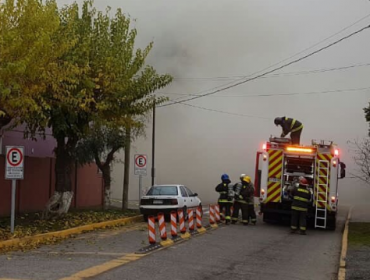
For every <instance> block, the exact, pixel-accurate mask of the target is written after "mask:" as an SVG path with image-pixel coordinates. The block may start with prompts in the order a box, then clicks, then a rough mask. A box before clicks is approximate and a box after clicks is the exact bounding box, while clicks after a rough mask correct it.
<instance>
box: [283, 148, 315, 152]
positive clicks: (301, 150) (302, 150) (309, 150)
mask: <svg viewBox="0 0 370 280" xmlns="http://www.w3.org/2000/svg"><path fill="white" fill-rule="evenodd" d="M286 150H287V151H288V152H301V153H312V152H313V149H310V148H298V147H287V148H286Z"/></svg>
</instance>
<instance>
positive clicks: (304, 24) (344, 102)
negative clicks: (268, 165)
mask: <svg viewBox="0 0 370 280" xmlns="http://www.w3.org/2000/svg"><path fill="white" fill-rule="evenodd" d="M58 2H59V3H60V4H65V3H72V2H73V1H62V0H58ZM78 2H80V1H78ZM95 5H96V6H97V7H98V8H99V9H104V8H105V7H106V6H107V5H109V6H111V7H112V8H113V9H116V8H118V7H120V8H122V9H123V11H124V12H126V13H127V14H130V15H131V17H133V18H135V19H136V23H135V27H136V28H137V29H138V40H137V45H138V46H139V47H143V46H145V45H146V44H148V43H149V42H150V41H152V40H153V41H154V49H153V51H152V53H151V55H150V57H149V59H148V63H150V64H151V65H153V66H154V67H156V69H157V70H158V71H159V72H160V73H169V74H171V75H173V76H174V77H175V78H176V79H175V81H174V82H173V83H172V84H171V86H169V87H167V88H165V89H162V90H160V92H162V93H168V94H167V96H169V97H170V98H171V99H176V98H186V97H187V96H186V95H185V94H198V93H200V92H208V91H209V90H210V89H211V88H214V87H217V86H221V85H224V84H227V83H230V82H233V81H235V76H248V75H251V74H253V73H255V72H257V71H260V70H262V69H264V68H266V67H269V66H271V65H273V64H275V63H277V62H280V61H281V60H284V59H286V58H289V57H291V56H292V55H294V54H296V53H298V52H300V51H302V50H305V49H306V48H308V47H310V46H312V45H314V44H316V43H318V42H320V41H322V40H324V39H325V38H328V37H330V36H332V35H333V34H335V33H337V32H338V31H340V30H342V29H344V28H346V27H348V26H350V25H352V24H353V23H355V22H356V21H358V20H360V19H361V18H364V17H366V16H367V15H369V17H367V18H365V19H363V20H362V21H360V22H358V23H357V24H355V25H353V26H352V27H350V28H348V29H347V30H345V31H343V32H342V33H340V34H337V35H335V36H334V37H332V38H331V39H329V40H327V41H325V42H323V43H321V44H319V45H317V46H315V47H314V48H312V49H310V50H307V51H305V52H303V53H302V54H300V55H298V56H296V57H294V58H298V57H300V56H304V55H306V54H308V53H309V52H311V51H314V50H317V49H319V48H320V47H323V46H325V45H327V44H330V43H332V42H334V41H335V40H337V39H339V38H341V37H343V36H346V35H348V34H350V33H351V32H353V31H356V30H358V29H360V28H362V27H364V26H366V25H369V24H370V2H369V1H366V0H326V1H322V0H310V1H304V0H264V1H261V0H258V1H257V0H255V1H252V0H251V1H249V0H203V1H201V0H197V1H195V0H186V1H185V0H182V1H179V0H155V1H153V0H105V1H101V0H96V1H95ZM369 49H370V29H368V30H366V31H363V32H362V33H360V34H358V35H356V36H355V37H352V38H350V39H348V40H346V41H343V42H341V43H340V44H338V45H336V46H334V47H332V48H330V49H328V50H325V51H323V52H321V53H319V54H317V55H315V56H313V57H310V58H308V59H306V60H304V61H302V62H299V63H297V64H294V65H291V66H289V67H287V68H285V69H283V70H280V71H278V72H276V73H288V72H289V73H290V72H300V73H298V75H297V73H296V74H294V75H292V74H291V75H280V76H277V77H270V78H263V79H258V80H256V81H253V82H248V83H245V84H243V85H240V86H238V87H234V88H232V89H230V90H226V91H223V92H220V93H218V94H215V95H212V96H209V97H204V98H200V99H197V100H194V101H191V102H189V104H191V105H195V106H200V107H204V108H208V109H212V110H220V111H224V112H229V113H233V114H240V115H248V116H249V117H246V116H234V115H228V114H223V113H219V112H211V111H207V110H202V109H198V108H193V107H189V106H185V105H181V104H179V105H173V106H169V107H163V108H158V110H157V113H158V114H157V132H156V133H157V139H156V141H157V145H156V147H157V150H156V168H157V183H183V184H186V185H188V186H189V187H190V188H192V189H194V190H195V191H196V192H198V193H199V194H200V195H201V198H203V200H205V201H210V200H213V199H216V197H217V196H216V195H215V194H214V187H215V185H216V184H217V183H218V182H219V178H220V175H221V174H222V173H224V172H227V173H229V174H230V175H231V179H232V180H233V181H235V180H237V177H238V176H239V174H240V173H248V174H251V175H252V177H254V165H255V164H254V162H255V154H256V151H257V150H258V149H259V148H260V147H261V145H262V143H263V142H264V141H266V140H267V139H268V137H269V136H270V135H271V134H274V135H279V134H280V129H279V128H276V127H275V125H274V124H273V119H274V118H275V117H276V116H288V117H293V118H296V119H298V120H300V121H301V122H303V124H304V129H303V135H302V140H301V142H302V143H303V144H307V145H308V144H309V143H310V141H311V139H327V140H333V141H335V142H336V143H337V144H339V145H340V148H341V153H342V160H344V161H345V162H346V163H347V166H348V171H349V172H351V171H353V168H354V166H353V164H352V162H351V155H350V154H349V151H348V146H347V144H346V142H347V141H348V140H351V139H354V138H357V137H358V138H361V137H364V136H365V135H366V134H367V130H368V124H367V123H366V122H365V118H364V113H363V110H362V108H363V107H365V106H366V105H367V103H368V102H369V101H370V90H352V91H343V90H348V89H359V88H367V87H369V88H370V79H369V69H370V66H358V67H353V68H350V69H347V70H340V71H327V72H319V73H301V71H311V70H319V69H327V68H336V67H345V66H351V65H358V64H367V63H370V53H369ZM291 60H293V58H291V59H289V60H288V61H291ZM288 61H287V62H288ZM279 65H282V64H279ZM214 77H217V78H214ZM220 77H222V78H220ZM225 77H226V78H225ZM210 78H211V79H210ZM335 90H338V91H336V92H331V93H323V92H324V91H326V92H327V91H335ZM312 92H320V93H317V94H304V93H312ZM287 93H300V94H297V95H278V96H273V95H275V94H287ZM263 94H267V95H272V96H255V95H263ZM150 126H151V124H150V123H148V127H149V128H150ZM150 138H151V133H150V130H148V133H147V139H146V140H145V139H141V140H139V141H137V142H136V143H134V146H135V149H134V151H133V152H132V153H133V154H134V153H147V154H148V155H151V142H150V141H151V139H150ZM149 160H151V159H149ZM149 168H150V166H149ZM122 170H123V167H122V166H121V165H119V164H117V165H116V167H115V169H114V174H115V185H114V186H115V191H114V194H113V195H114V196H115V197H120V196H121V186H122V175H121V173H122ZM131 182H132V186H131V190H130V194H131V196H137V195H136V194H137V178H136V177H134V176H132V178H131ZM144 183H145V186H149V184H150V178H149V177H147V178H146V179H145V180H144ZM341 183H342V190H343V191H342V193H343V194H346V195H344V197H346V196H347V197H350V198H351V199H353V200H357V199H365V198H364V197H368V198H369V197H370V194H369V192H370V191H369V190H368V189H366V188H365V187H364V186H363V185H362V184H360V183H358V182H357V181H355V180H353V179H346V180H343V181H341ZM353 190H356V191H355V193H356V194H355V195H354V194H353V193H354V191H353ZM344 200H345V198H344Z"/></svg>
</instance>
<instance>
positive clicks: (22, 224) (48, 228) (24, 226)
mask: <svg viewBox="0 0 370 280" xmlns="http://www.w3.org/2000/svg"><path fill="white" fill-rule="evenodd" d="M136 214H137V212H135V211H125V212H123V211H118V210H106V211H80V212H70V213H68V214H65V215H63V216H61V217H54V218H52V219H49V220H42V219H41V213H33V214H23V215H21V216H19V217H17V218H16V221H15V225H16V227H15V230H14V234H13V235H12V234H11V233H10V219H9V218H2V219H0V241H4V240H8V239H12V238H22V237H26V236H32V235H36V234H41V233H48V232H54V231H60V230H65V229H70V228H74V227H78V226H84V225H89V224H94V223H99V222H105V221H111V220H117V219H122V218H125V217H129V216H134V215H136ZM51 242H53V240H51Z"/></svg>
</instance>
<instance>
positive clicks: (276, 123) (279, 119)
mask: <svg viewBox="0 0 370 280" xmlns="http://www.w3.org/2000/svg"><path fill="white" fill-rule="evenodd" d="M282 121H283V118H280V117H277V118H275V120H274V123H275V125H276V126H277V125H279V124H281V122H282Z"/></svg>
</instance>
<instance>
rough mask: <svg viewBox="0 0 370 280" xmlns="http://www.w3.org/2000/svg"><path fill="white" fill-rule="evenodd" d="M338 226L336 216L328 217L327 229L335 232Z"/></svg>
mask: <svg viewBox="0 0 370 280" xmlns="http://www.w3.org/2000/svg"><path fill="white" fill-rule="evenodd" d="M336 224H337V219H336V217H335V216H334V215H329V216H328V221H327V225H326V229H328V230H335V228H336Z"/></svg>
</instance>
